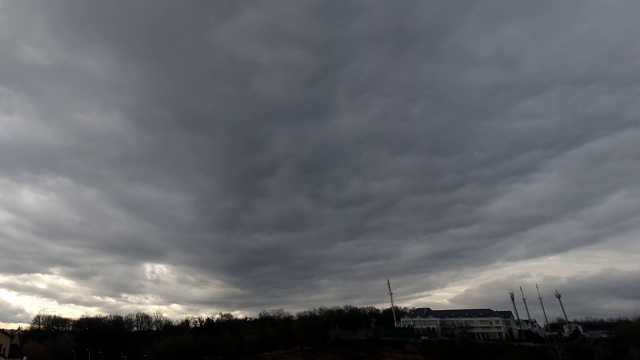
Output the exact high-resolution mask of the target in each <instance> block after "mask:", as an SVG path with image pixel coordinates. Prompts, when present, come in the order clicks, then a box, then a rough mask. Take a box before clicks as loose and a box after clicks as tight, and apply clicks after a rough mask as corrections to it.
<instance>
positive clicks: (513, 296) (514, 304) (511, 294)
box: [509, 291, 520, 327]
mask: <svg viewBox="0 0 640 360" xmlns="http://www.w3.org/2000/svg"><path fill="white" fill-rule="evenodd" d="M509 297H510V298H511V303H512V304H513V310H514V311H515V312H516V319H517V320H518V327H520V315H518V308H517V307H516V296H515V294H514V293H513V291H509Z"/></svg>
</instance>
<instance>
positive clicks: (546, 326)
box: [536, 284, 551, 331]
mask: <svg viewBox="0 0 640 360" xmlns="http://www.w3.org/2000/svg"><path fill="white" fill-rule="evenodd" d="M536 290H538V299H540V306H541V307H542V313H543V314H544V326H545V330H547V331H551V329H550V328H549V319H547V312H546V311H544V304H543V303H542V295H540V288H538V284H536Z"/></svg>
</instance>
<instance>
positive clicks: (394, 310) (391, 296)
mask: <svg viewBox="0 0 640 360" xmlns="http://www.w3.org/2000/svg"><path fill="white" fill-rule="evenodd" d="M387 287H388V288H389V298H390V299H391V313H392V314H393V327H396V324H397V320H396V309H395V306H394V305H393V292H392V291H391V283H390V282H389V279H387Z"/></svg>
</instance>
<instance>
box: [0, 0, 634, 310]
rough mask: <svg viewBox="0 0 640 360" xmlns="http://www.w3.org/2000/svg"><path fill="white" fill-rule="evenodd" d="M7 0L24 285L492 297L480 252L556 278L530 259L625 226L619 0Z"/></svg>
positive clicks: (239, 301) (200, 303)
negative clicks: (481, 277)
mask: <svg viewBox="0 0 640 360" xmlns="http://www.w3.org/2000/svg"><path fill="white" fill-rule="evenodd" d="M0 8H1V10H2V11H0V14H1V15H0V17H1V18H0V34H1V35H0V46H2V48H3V53H5V54H8V56H3V57H0V79H2V80H1V81H0V183H1V185H2V186H1V188H2V189H3V190H2V192H0V221H1V222H2V226H0V243H1V244H2V247H3V250H4V251H3V253H4V255H5V258H4V259H5V261H3V262H2V263H0V273H1V274H4V275H3V278H5V280H4V281H3V282H2V288H4V290H5V291H6V292H7V293H9V292H15V293H18V294H21V295H22V296H25V297H31V300H30V303H29V304H30V306H31V308H30V309H29V310H30V311H34V310H33V309H34V308H37V307H38V306H40V305H39V304H40V303H39V301H40V302H42V305H41V306H42V307H52V308H56V309H60V311H72V312H73V311H75V312H77V311H106V312H114V311H127V310H129V309H133V308H148V307H155V308H157V309H161V310H162V311H166V312H167V313H171V314H185V313H199V312H213V311H219V310H227V311H243V312H245V313H251V312H254V311H256V310H259V309H261V308H266V307H280V306H282V307H287V308H290V309H301V308H306V307H310V306H320V305H331V304H343V303H352V304H356V305H368V304H382V303H384V301H385V295H384V294H385V289H384V280H385V279H386V278H388V277H390V278H392V279H394V284H396V283H397V284H398V287H399V289H398V290H399V291H396V293H398V294H399V299H400V300H401V301H407V302H411V303H414V304H416V303H419V302H420V301H426V302H429V301H430V299H431V300H433V299H435V298H438V299H442V296H438V295H437V294H438V293H447V291H449V290H451V289H452V288H453V286H454V285H455V286H457V288H458V289H462V288H465V289H467V290H466V291H467V293H468V292H476V291H477V292H480V293H482V294H483V296H487V295H489V294H490V296H496V299H502V298H503V296H502V295H494V294H493V291H494V290H496V291H497V290H498V289H490V290H484V289H483V288H481V287H474V286H475V284H476V283H477V282H476V280H474V275H475V274H478V273H482V272H483V271H485V270H486V271H488V270H487V269H493V270H492V271H499V269H500V266H502V264H517V263H523V264H525V263H527V264H528V263H531V262H535V263H537V264H543V265H540V268H544V270H545V271H544V272H542V273H541V274H539V276H536V278H540V279H542V278H544V277H545V276H546V277H549V276H558V277H561V278H562V279H568V278H569V277H570V276H578V274H576V273H566V272H564V270H565V269H560V268H554V267H553V266H544V262H545V259H547V258H549V257H553V256H559V257H562V256H569V255H571V254H574V253H576V252H580V251H583V250H585V249H590V248H591V247H594V246H595V247H598V249H601V251H607V247H606V246H603V244H608V243H609V242H611V244H612V245H611V247H614V248H615V249H616V250H612V251H614V252H615V251H617V254H618V255H620V254H624V253H625V247H629V246H631V245H632V244H633V240H632V239H633V237H632V236H630V234H634V233H637V231H638V230H639V229H638V226H637V225H636V224H637V223H638V222H637V221H636V220H637V219H636V218H637V214H638V210H640V202H639V201H638V200H639V199H640V192H639V190H640V189H639V188H638V185H637V184H638V183H640V182H639V180H640V165H639V164H638V154H639V152H638V150H637V144H638V142H639V141H640V129H638V127H637V126H638V115H637V114H638V113H640V112H639V110H640V105H638V103H637V101H635V100H636V99H637V98H638V97H639V96H640V86H638V84H637V81H635V79H636V78H637V77H638V75H640V63H638V61H637V59H638V58H640V57H639V56H640V48H639V47H638V46H636V42H637V41H636V39H637V38H638V37H640V28H638V27H637V26H635V22H636V21H635V17H634V16H633V14H635V13H637V11H638V10H640V5H638V4H636V3H635V2H632V1H627V2H625V1H620V2H615V3H607V4H604V3H602V2H595V1H594V2H581V3H580V4H579V5H575V4H572V5H571V6H569V5H568V4H557V3H554V2H544V1H543V2H537V3H536V4H535V5H532V4H530V3H526V2H519V3H514V2H508V3H506V2H505V3H488V2H487V3H483V4H470V5H453V4H436V3H430V2H421V3H405V4H398V3H375V4H372V3H361V2H355V1H343V2H340V3H325V2H313V1H276V2H268V3H267V2H242V3H238V2H215V3H208V2H207V3H205V2H194V3H191V4H176V3H172V2H165V1H155V2H138V3H135V4H129V3H127V4H125V3H124V2H108V3H107V2H105V3H101V4H87V3H77V2H74V3H71V2H66V1H47V2H44V1H43V2H29V3H25V2H19V3H18V2H9V1H6V2H0ZM637 250H638V249H637V248H634V252H633V254H634V255H637V254H638V252H637ZM626 252H627V253H628V250H627V251H626ZM567 254H569V255H567ZM603 258H606V259H613V258H615V256H607V257H603ZM571 259H573V260H574V261H575V260H576V259H575V257H573V258H571ZM585 261H587V260H586V259H585ZM618 265H619V264H618V263H616V262H614V261H608V262H607V261H601V262H598V263H597V266H595V265H594V266H595V270H598V271H604V269H609V268H611V269H618V270H617V271H618V272H616V271H611V272H608V273H607V274H608V275H607V276H609V277H611V278H615V279H618V281H621V282H624V281H628V280H630V278H629V277H628V276H627V275H625V274H627V273H626V272H625V271H638V270H639V268H635V269H629V268H624V269H622V268H618ZM505 266H506V265H505ZM496 269H498V270H496ZM505 269H506V268H505ZM603 276H604V275H603ZM38 279H39V280H38ZM495 279H497V277H494V279H493V280H495ZM585 279H587V278H585ZM588 279H591V280H592V281H594V282H598V281H599V280H602V279H601V278H588ZM485 280H486V279H485ZM461 281H467V282H466V283H465V284H461V283H460V282H461ZM585 281H588V280H585ZM559 282H560V283H562V282H561V281H560V280H559ZM567 284H568V283H567ZM585 284H586V283H585ZM461 287H462V288H461ZM447 289H449V290H447ZM586 289H587V286H584V287H582V288H576V289H575V291H577V292H578V293H577V294H576V299H577V298H585V297H586V296H587V295H588V294H590V295H594V294H591V292H590V291H591V290H589V291H587V290H586ZM595 289H598V288H597V287H596V288H595ZM507 290H508V289H502V290H500V291H499V293H500V294H502V293H505V292H506V291H507ZM460 291H462V290H460ZM460 291H458V293H459V292H460ZM603 291H604V289H603ZM605 295H606V296H605ZM7 296H8V295H7ZM434 296H435V298H434ZM451 296H452V297H451V302H450V304H452V305H453V304H462V302H460V301H457V302H456V301H455V299H456V297H455V295H454V294H452V295H451ZM602 296H603V297H602V299H606V298H607V297H608V296H611V293H606V294H603V295H602ZM477 298H478V299H483V298H482V296H477ZM420 299H423V300H420ZM484 299H487V298H484ZM616 299H617V300H620V301H621V302H622V303H623V304H627V305H624V306H623V305H620V306H618V307H616V310H615V312H616V314H618V313H620V312H624V311H629V312H633V311H637V306H636V305H633V304H631V305H629V303H627V302H624V301H623V300H624V299H623V296H622V295H620V297H615V299H612V301H613V300H616ZM617 300H616V301H617ZM500 301H503V300H500ZM489 303H491V304H495V302H490V301H489ZM427 305H428V304H427ZM465 305H468V306H471V305H473V304H467V303H465ZM508 305H509V304H508V302H506V306H508ZM572 305H574V304H572ZM474 307H484V305H482V304H478V305H477V306H474ZM501 307H504V306H501ZM595 307H596V306H595V305H594V306H593V307H590V306H589V304H588V303H586V302H585V303H584V304H582V305H579V304H575V308H576V309H578V308H579V309H580V311H579V312H578V311H576V314H575V316H576V317H577V316H586V315H589V314H591V313H596V310H597V309H596V308H595ZM65 309H67V310H65ZM598 309H601V307H598ZM598 311H599V310H598ZM597 313H598V314H603V316H604V315H606V314H604V313H602V312H597Z"/></svg>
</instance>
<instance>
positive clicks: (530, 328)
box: [520, 286, 533, 330]
mask: <svg viewBox="0 0 640 360" xmlns="http://www.w3.org/2000/svg"><path fill="white" fill-rule="evenodd" d="M520 293H521V294H522V301H523V302H524V309H525V310H527V319H529V330H533V324H532V323H531V315H530V314H529V307H528V306H527V299H525V298H524V291H522V286H520Z"/></svg>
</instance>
